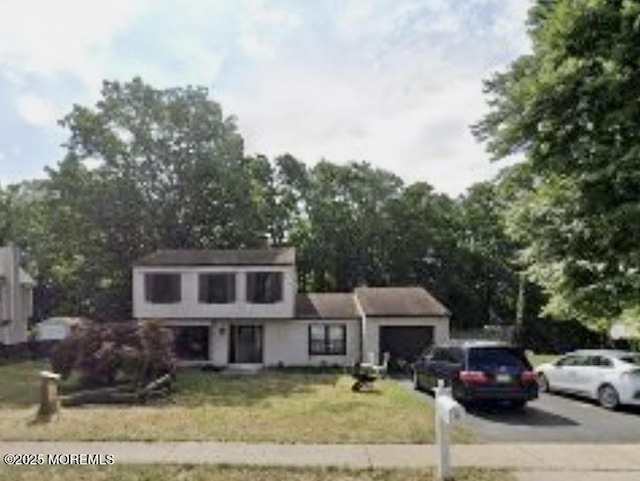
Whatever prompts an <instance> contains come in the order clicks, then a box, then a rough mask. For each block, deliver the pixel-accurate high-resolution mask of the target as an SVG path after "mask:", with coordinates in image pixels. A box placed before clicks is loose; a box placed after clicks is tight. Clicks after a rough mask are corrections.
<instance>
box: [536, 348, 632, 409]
mask: <svg viewBox="0 0 640 481" xmlns="http://www.w3.org/2000/svg"><path fill="white" fill-rule="evenodd" d="M536 372H537V373H538V383H539V388H540V391H542V392H544V391H548V392H552V391H558V392H566V393H571V394H577V395H580V396H586V397H589V398H591V399H595V400H597V401H598V402H599V403H600V405H601V406H602V407H604V408H607V409H615V408H616V407H618V406H619V405H620V404H628V405H636V406H640V353H637V352H628V351H612V350H580V351H575V352H570V353H568V354H565V355H564V356H562V357H560V358H559V359H557V360H555V361H554V362H550V363H547V364H542V365H540V366H538V367H537V368H536Z"/></svg>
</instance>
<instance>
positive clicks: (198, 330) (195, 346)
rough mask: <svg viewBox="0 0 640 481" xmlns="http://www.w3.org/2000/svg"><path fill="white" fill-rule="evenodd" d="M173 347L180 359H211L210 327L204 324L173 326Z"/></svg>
mask: <svg viewBox="0 0 640 481" xmlns="http://www.w3.org/2000/svg"><path fill="white" fill-rule="evenodd" d="M172 330H173V348H174V352H175V354H176V357H177V358H178V359H182V360H187V361H195V360H206V359H209V328H208V327H204V326H180V327H173V328H172Z"/></svg>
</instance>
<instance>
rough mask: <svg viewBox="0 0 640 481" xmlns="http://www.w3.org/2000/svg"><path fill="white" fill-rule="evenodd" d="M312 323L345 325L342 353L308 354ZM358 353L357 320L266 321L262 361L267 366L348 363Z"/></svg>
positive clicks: (358, 322)
mask: <svg viewBox="0 0 640 481" xmlns="http://www.w3.org/2000/svg"><path fill="white" fill-rule="evenodd" d="M312 324H325V325H326V324H343V325H346V328H347V332H346V336H347V339H346V344H347V352H346V354H345V355H344V356H316V355H310V354H309V326H310V325H312ZM359 356H360V321H359V320H356V319H349V320H339V319H336V320H306V319H305V320H300V319H293V320H288V321H284V320H274V321H269V322H265V339H264V362H265V364H266V365H268V366H275V365H278V364H279V363H282V364H283V365H285V366H317V365H321V364H323V363H325V364H327V365H342V366H346V365H351V364H353V363H354V362H355V361H357V360H358V358H359Z"/></svg>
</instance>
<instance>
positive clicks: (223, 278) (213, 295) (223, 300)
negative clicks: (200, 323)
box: [198, 272, 236, 304]
mask: <svg viewBox="0 0 640 481" xmlns="http://www.w3.org/2000/svg"><path fill="white" fill-rule="evenodd" d="M198 281H199V282H198V285H199V293H198V299H199V300H200V302H201V303H204V304H230V303H232V302H235V300H236V275H235V274H234V273H233V272H221V273H215V274H200V277H199V279H198Z"/></svg>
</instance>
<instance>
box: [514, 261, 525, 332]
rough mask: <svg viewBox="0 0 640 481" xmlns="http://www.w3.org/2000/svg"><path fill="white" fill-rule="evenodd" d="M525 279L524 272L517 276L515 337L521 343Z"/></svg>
mask: <svg viewBox="0 0 640 481" xmlns="http://www.w3.org/2000/svg"><path fill="white" fill-rule="evenodd" d="M526 284H527V279H526V277H525V274H524V271H520V274H519V276H518V303H517V305H516V329H515V333H514V335H515V337H516V339H517V340H518V341H521V334H522V328H523V326H524V304H525V289H526Z"/></svg>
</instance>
